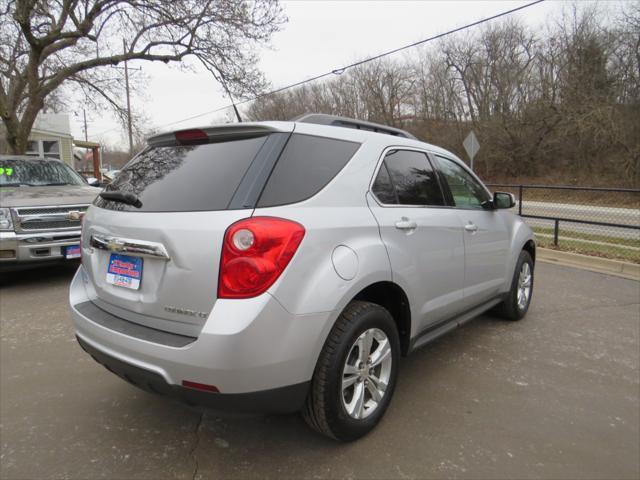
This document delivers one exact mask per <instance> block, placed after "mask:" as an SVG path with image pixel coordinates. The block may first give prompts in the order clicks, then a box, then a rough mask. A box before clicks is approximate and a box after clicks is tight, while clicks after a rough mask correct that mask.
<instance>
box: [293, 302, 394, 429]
mask: <svg viewBox="0 0 640 480" xmlns="http://www.w3.org/2000/svg"><path fill="white" fill-rule="evenodd" d="M371 328H377V329H380V330H382V332H384V334H385V335H386V336H387V338H388V340H389V344H390V347H391V368H390V371H391V374H390V377H389V381H388V386H387V388H386V391H385V393H384V395H383V396H382V399H381V400H380V402H379V403H378V406H377V407H376V408H375V409H374V410H372V413H371V414H370V415H369V416H367V417H365V418H362V419H355V418H352V417H351V416H349V414H348V413H347V411H346V409H345V406H344V405H343V400H342V395H343V393H342V376H343V368H344V365H345V361H346V359H347V355H348V354H349V352H350V351H351V347H352V345H353V344H354V343H355V341H356V340H357V339H358V337H359V336H360V335H361V334H362V333H364V332H365V331H367V330H368V329H371ZM399 360H400V339H399V337H398V330H397V328H396V324H395V322H394V320H393V317H392V316H391V314H390V313H389V312H388V311H387V310H386V309H385V308H383V307H381V306H380V305H376V304H375V303H369V302H362V301H353V302H351V303H350V304H349V305H347V307H346V308H345V309H344V311H343V312H342V313H341V314H340V317H338V320H337V321H336V323H335V325H334V326H333V328H332V329H331V332H330V333H329V336H328V337H327V340H326V342H325V344H324V347H323V348H322V352H321V353H320V357H319V358H318V363H317V364H316V368H315V371H314V374H313V379H312V382H311V388H310V391H309V395H308V397H307V401H306V404H305V406H304V408H303V410H302V416H303V418H304V419H305V421H306V422H307V424H309V426H310V427H311V428H313V429H314V430H316V431H318V432H320V433H322V434H323V435H327V436H329V437H331V438H334V439H336V440H341V441H352V440H356V439H358V438H360V437H362V436H363V435H366V434H367V433H369V432H370V431H371V430H372V429H373V428H374V427H375V426H376V425H377V423H378V422H379V421H380V419H381V418H382V416H383V415H384V413H385V411H386V409H387V407H388V406H389V403H390V402H391V397H392V396H393V391H394V389H395V386H396V380H397V376H398V362H399Z"/></svg>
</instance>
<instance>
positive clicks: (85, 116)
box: [82, 108, 89, 142]
mask: <svg viewBox="0 0 640 480" xmlns="http://www.w3.org/2000/svg"><path fill="white" fill-rule="evenodd" d="M82 116H83V118H84V141H85V142H86V141H88V138H87V137H88V136H89V135H88V133H87V112H86V110H85V109H84V108H83V109H82Z"/></svg>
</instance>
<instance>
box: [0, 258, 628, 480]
mask: <svg viewBox="0 0 640 480" xmlns="http://www.w3.org/2000/svg"><path fill="white" fill-rule="evenodd" d="M72 274H73V269H72V268H60V267H57V268H50V269H46V270H37V271H32V272H22V273H18V274H15V273H14V274H2V281H1V282H2V283H1V284H0V333H1V343H0V435H1V438H0V443H1V449H2V450H1V453H0V477H1V478H2V479H7V480H8V479H18V478H25V479H26V478H28V479H39V478H74V479H90V478H122V479H132V478H150V479H160V478H177V479H183V478H184V479H192V478H283V477H290V478H474V479H480V478H482V479H485V478H549V479H551V478H553V479H564V478H566V479H569V478H572V479H573V478H603V479H604V478H606V479H614V478H615V479H626V478H629V479H637V478H639V477H640V453H639V452H640V358H639V357H640V347H639V337H640V332H639V331H640V284H639V283H638V282H634V281H631V280H624V279H621V278H616V277H610V276H606V275H602V274H598V273H592V272H586V271H581V270H575V269H572V268H566V267H560V266H556V265H550V264H544V263H540V264H539V265H538V269H537V278H536V288H535V293H534V300H533V304H532V307H531V310H530V312H529V315H528V317H527V318H526V319H525V320H524V321H522V322H519V323H506V322H503V321H500V320H497V319H494V318H492V317H490V316H484V317H481V318H479V319H477V320H475V321H473V322H471V323H469V324H467V325H466V326H465V327H463V328H461V329H458V330H457V331H455V332H453V333H451V334H450V335H448V336H447V337H445V338H443V339H441V340H440V341H438V342H436V343H435V344H433V345H432V346H430V347H427V348H426V349H423V350H421V351H419V352H417V353H416V354H414V355H413V356H411V357H409V358H407V359H405V361H404V362H403V364H402V366H401V370H400V380H399V385H398V390H397V391H396V396H395V398H394V401H393V403H392V404H391V407H390V409H389V411H388V412H387V415H386V417H385V418H384V419H383V421H382V423H381V425H380V426H379V427H378V428H377V429H376V430H375V431H374V432H373V433H372V434H370V435H369V436H367V437H365V438H364V439H362V440H360V441H358V442H356V443H352V444H346V445H345V444H338V443H335V442H333V441H330V440H327V439H325V438H323V437H321V436H319V435H317V434H315V433H313V432H312V431H311V430H309V429H308V428H307V427H306V426H305V424H304V423H303V421H302V420H301V419H300V418H299V417H298V416H295V415H292V416H250V415H247V416H230V415H226V416H219V415H217V414H215V413H212V412H205V413H201V412H199V411H196V410H192V409H190V408H189V407H186V406H183V405H180V404H177V403H173V402H171V401H168V400H166V399H163V398H160V397H157V396H154V395H151V394H147V393H145V392H142V391H139V390H137V389H135V388H134V387H132V386H130V385H128V384H127V383H125V382H123V381H122V380H120V379H119V378H117V377H115V376H114V375H113V374H111V373H109V372H107V371H106V370H105V369H104V368H102V367H101V366H99V365H98V364H96V363H95V362H94V361H93V360H92V359H90V358H89V357H88V356H87V355H86V354H85V353H84V352H82V351H81V349H80V348H79V346H78V345H77V344H76V342H75V340H74V336H73V329H72V326H71V321H70V318H69V314H68V310H67V287H68V284H69V282H70V280H71V276H72Z"/></svg>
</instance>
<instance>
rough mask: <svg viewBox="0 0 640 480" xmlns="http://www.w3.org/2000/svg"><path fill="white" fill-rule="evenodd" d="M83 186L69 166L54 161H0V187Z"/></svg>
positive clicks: (80, 178)
mask: <svg viewBox="0 0 640 480" xmlns="http://www.w3.org/2000/svg"><path fill="white" fill-rule="evenodd" d="M20 185H28V186H32V187H42V186H46V185H85V182H84V180H83V179H82V177H81V176H80V175H79V174H78V173H76V172H75V171H73V170H72V169H71V168H70V167H69V166H67V165H65V164H64V163H61V162H57V161H55V160H19V159H9V160H0V187H11V186H20Z"/></svg>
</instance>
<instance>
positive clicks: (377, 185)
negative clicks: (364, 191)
mask: <svg viewBox="0 0 640 480" xmlns="http://www.w3.org/2000/svg"><path fill="white" fill-rule="evenodd" d="M371 191H372V192H373V194H374V195H375V196H376V197H378V200H380V201H381V202H382V203H386V204H395V203H398V197H396V191H395V189H394V188H393V184H392V183H391V177H390V176H389V171H388V170H387V166H386V165H385V164H384V163H383V164H382V165H380V170H378V175H377V176H376V180H375V182H373V186H372V187H371Z"/></svg>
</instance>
